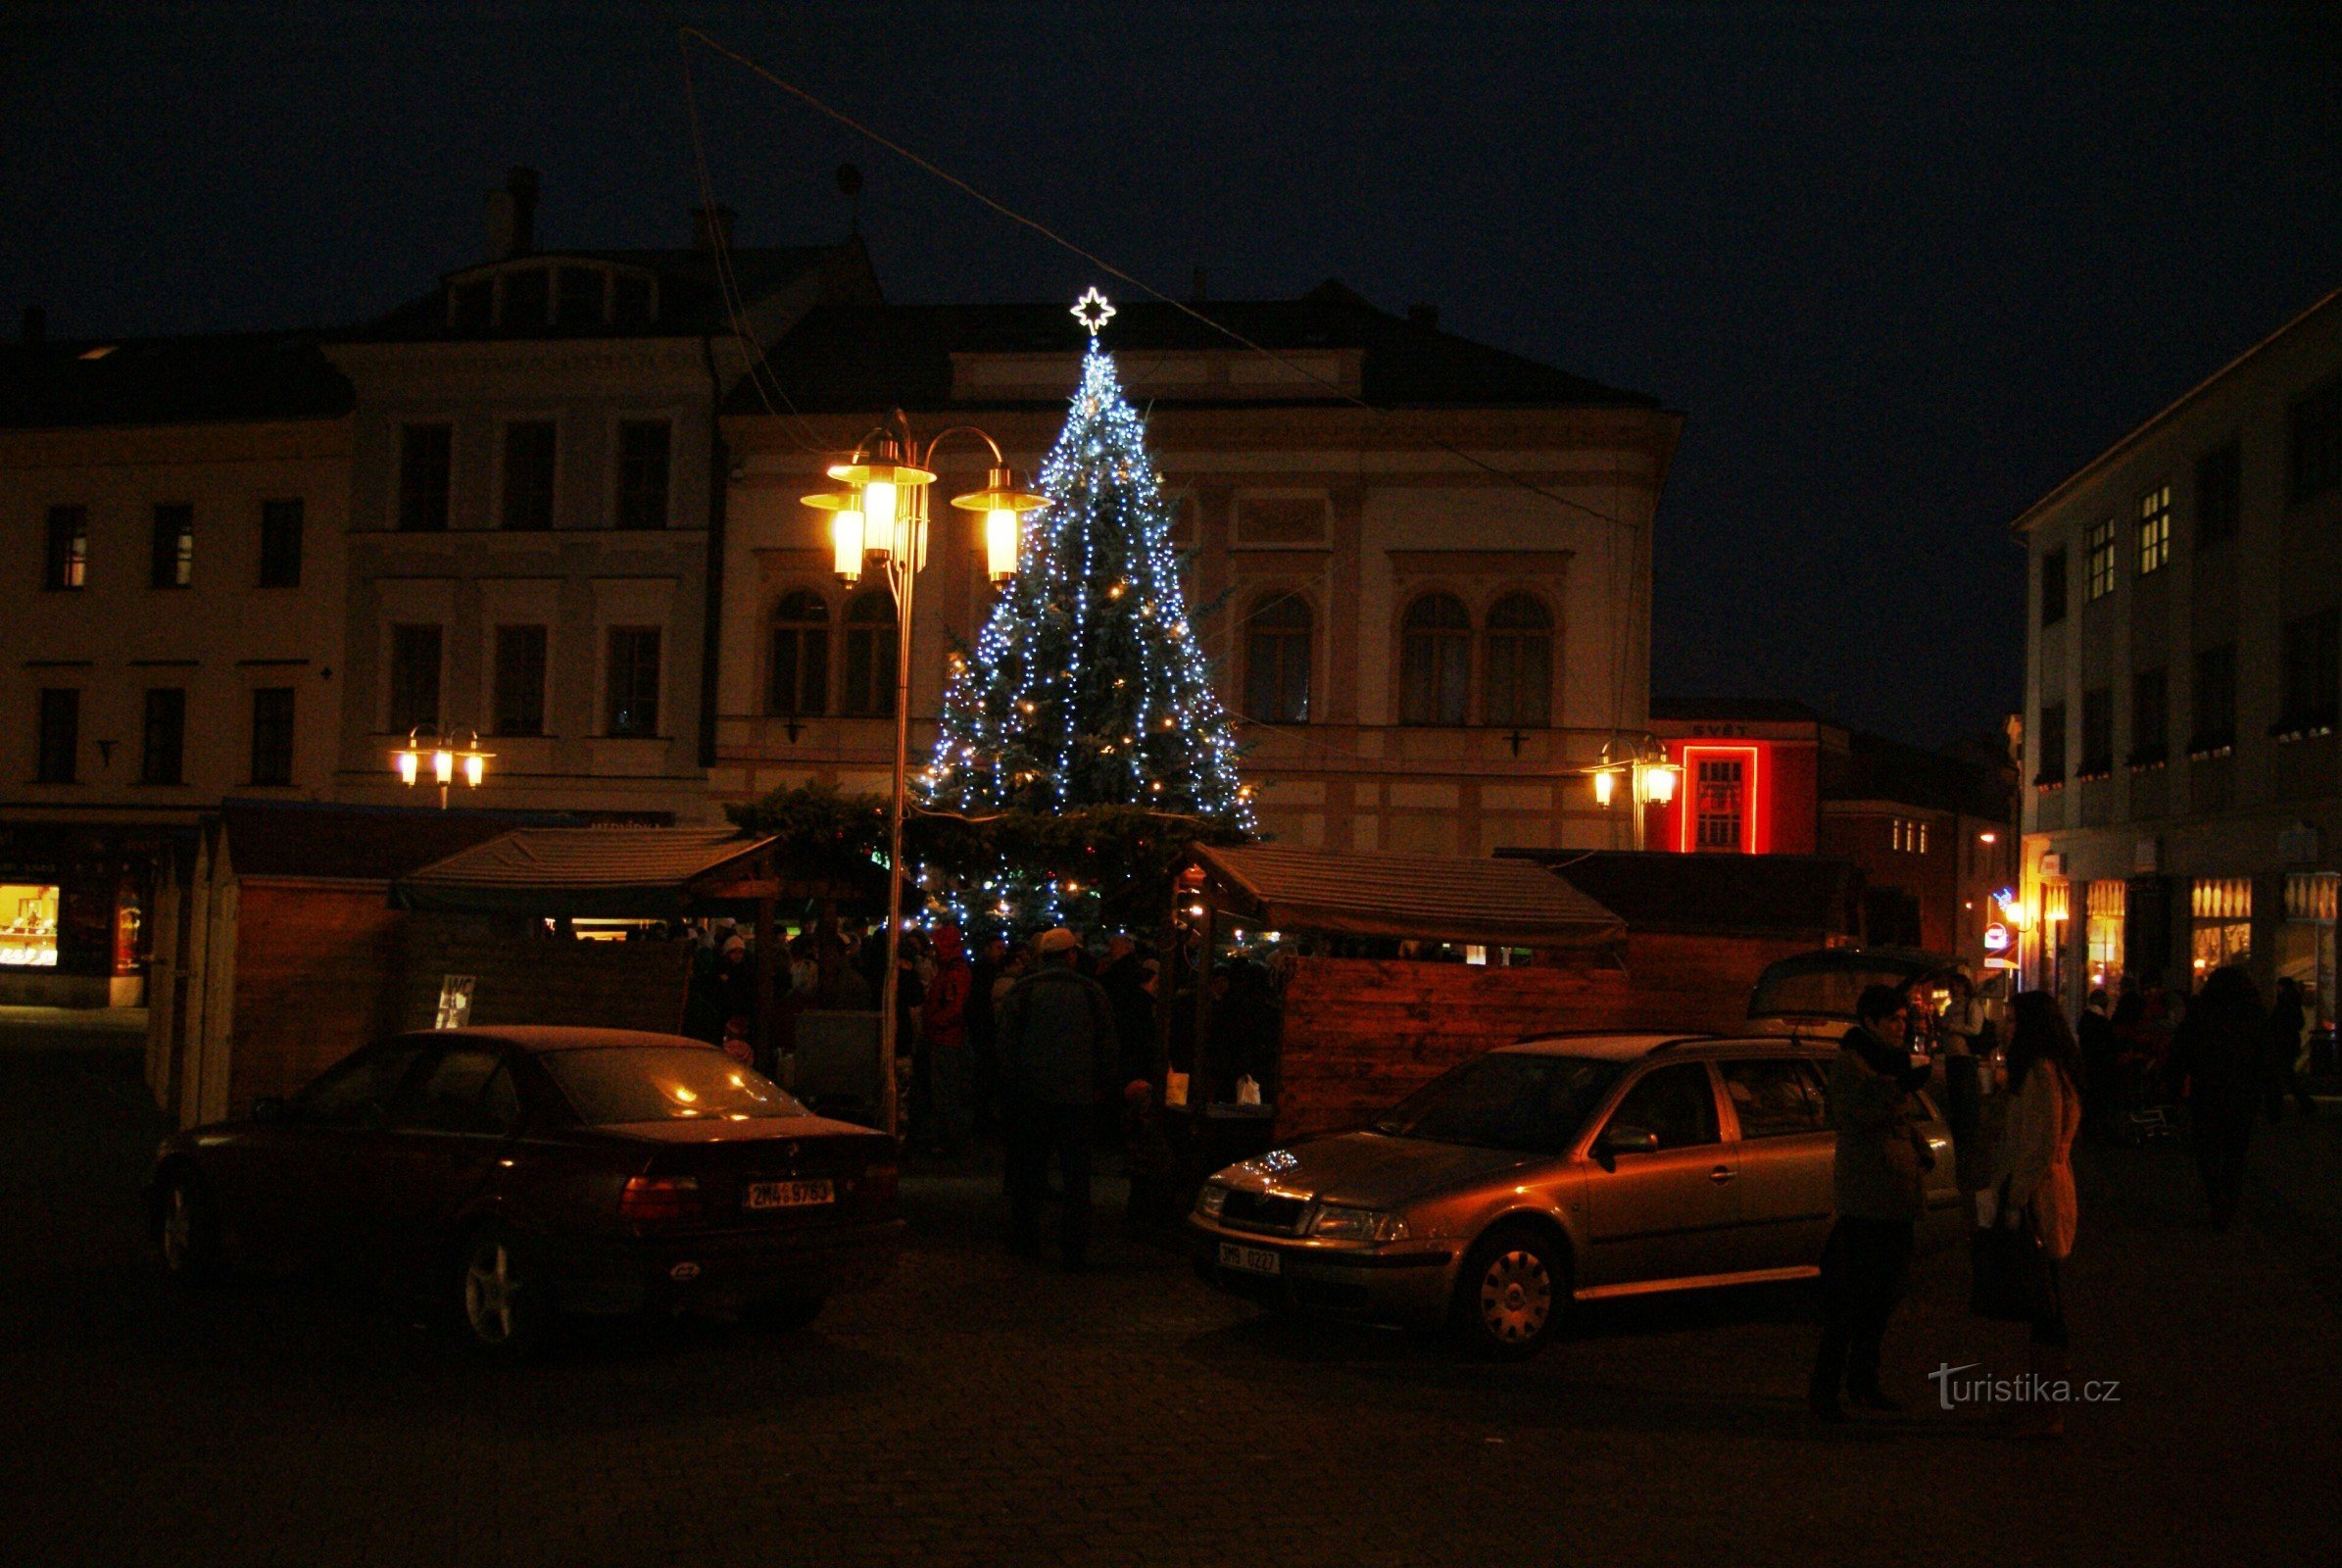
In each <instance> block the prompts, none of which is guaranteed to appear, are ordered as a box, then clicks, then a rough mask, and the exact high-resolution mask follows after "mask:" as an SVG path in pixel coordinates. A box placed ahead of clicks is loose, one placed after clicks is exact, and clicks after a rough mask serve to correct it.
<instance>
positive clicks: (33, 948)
mask: <svg viewBox="0 0 2342 1568" xmlns="http://www.w3.org/2000/svg"><path fill="white" fill-rule="evenodd" d="M58 891H59V890H58V887H57V884H56V883H54V882H12V881H7V880H0V966H5V967H6V968H8V969H54V968H56V967H57V894H58Z"/></svg>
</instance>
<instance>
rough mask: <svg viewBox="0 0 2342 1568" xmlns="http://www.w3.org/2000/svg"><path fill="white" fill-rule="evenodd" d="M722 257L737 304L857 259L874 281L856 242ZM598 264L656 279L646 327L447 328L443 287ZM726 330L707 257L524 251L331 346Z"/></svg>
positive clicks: (728, 252)
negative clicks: (507, 272) (653, 315)
mask: <svg viewBox="0 0 2342 1568" xmlns="http://www.w3.org/2000/svg"><path fill="white" fill-rule="evenodd" d="M724 259H725V261H726V263H727V264H728V265H729V271H730V274H731V279H732V282H733V285H734V290H733V291H734V294H735V296H736V297H737V298H738V300H739V301H740V303H741V304H742V305H743V306H744V307H753V306H755V305H756V304H757V303H758V302H760V301H763V300H766V299H769V298H771V297H772V296H773V295H775V294H778V293H781V292H782V291H783V290H785V289H787V288H789V287H790V286H791V285H792V284H795V283H797V282H799V281H800V280H801V279H803V278H804V277H805V275H806V274H807V273H809V272H812V271H814V270H817V269H819V268H821V267H822V266H824V265H825V264H828V263H832V262H845V263H849V264H852V263H854V262H856V261H858V262H859V263H860V270H861V272H862V273H863V275H864V278H865V279H866V280H867V281H868V291H869V293H870V295H871V297H872V298H874V299H875V298H876V296H877V283H876V281H875V279H869V278H868V277H867V274H868V268H869V262H868V258H867V256H866V254H865V253H864V252H863V250H862V245H861V242H860V241H859V240H850V241H848V242H847V243H846V244H844V245H769V246H747V247H742V246H727V247H726V248H725V250H724ZM565 261H566V262H583V263H604V264H611V265H615V266H619V267H634V268H640V269H642V270H645V271H648V272H653V273H656V274H657V275H658V278H659V316H658V319H656V320H653V321H648V322H631V321H630V322H608V321H592V322H583V323H564V324H561V325H552V324H549V323H543V322H539V323H532V324H530V325H528V326H526V327H524V328H513V327H505V326H501V325H500V326H497V327H493V328H474V327H454V326H450V325H449V324H448V314H447V313H448V295H447V290H448V286H449V285H450V284H451V283H457V282H461V281H463V280H464V278H466V277H468V276H469V275H471V274H473V273H475V272H476V273H487V272H491V271H496V270H504V269H508V268H513V267H521V266H525V265H527V264H528V263H531V262H535V263H539V264H549V265H552V266H556V267H558V266H560V265H561V263H562V262H565ZM732 330H733V323H732V315H731V312H730V310H729V309H728V308H727V306H726V304H725V300H724V294H723V290H722V287H721V285H720V281H719V279H718V276H717V271H716V266H715V258H714V255H713V254H712V253H711V252H708V251H705V250H699V249H696V248H693V249H682V250H615V251H609V250H603V251H583V250H564V251H531V252H528V253H526V254H524V255H519V256H509V257H505V258H503V259H501V260H498V261H494V262H482V263H480V264H479V265H478V266H476V267H467V268H464V269H462V270H458V271H454V272H450V273H449V274H447V276H446V277H445V278H442V279H441V280H440V284H439V286H438V287H436V288H434V289H432V290H431V292H429V293H428V294H424V295H421V296H419V297H417V298H415V299H412V300H409V301H407V302H406V303H405V304H403V305H400V306H397V307H396V308H394V309H392V310H391V311H389V312H387V313H385V314H384V315H382V316H381V317H378V318H377V319H374V320H373V321H371V322H369V323H368V324H366V326H364V327H361V328H359V329H358V330H356V331H354V332H346V333H336V334H335V341H337V342H399V343H412V342H424V341H452V342H467V341H476V340H483V339H484V340H510V339H514V338H527V339H537V338H640V337H698V336H701V335H703V334H707V333H714V334H717V335H722V336H728V335H730V334H731V332H732Z"/></svg>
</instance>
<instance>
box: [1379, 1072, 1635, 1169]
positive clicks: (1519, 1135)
mask: <svg viewBox="0 0 2342 1568" xmlns="http://www.w3.org/2000/svg"><path fill="white" fill-rule="evenodd" d="M1621 1071H1622V1067H1621V1064H1620V1063H1618V1062H1615V1061H1601V1060H1597V1059H1594V1058H1592V1057H1587V1056H1547V1055H1542V1054H1535V1053H1531V1052H1517V1051H1502V1052H1497V1053H1494V1054H1490V1055H1486V1056H1482V1057H1480V1058H1479V1059H1478V1060H1476V1061H1468V1062H1466V1063H1464V1064H1463V1065H1462V1066H1461V1067H1458V1068H1456V1069H1455V1070H1454V1071H1452V1072H1449V1073H1447V1074H1446V1075H1444V1076H1443V1077H1440V1078H1438V1079H1436V1080H1434V1081H1433V1082H1432V1083H1430V1084H1427V1085H1426V1086H1425V1087H1423V1088H1422V1089H1419V1090H1417V1091H1416V1092H1415V1093H1414V1094H1412V1095H1410V1096H1408V1097H1407V1098H1406V1099H1405V1100H1403V1101H1401V1102H1399V1103H1398V1104H1397V1106H1396V1107H1394V1108H1393V1109H1392V1110H1391V1112H1390V1114H1388V1115H1386V1116H1384V1117H1383V1118H1382V1119H1381V1120H1379V1121H1377V1122H1375V1123H1374V1124H1373V1130H1374V1131H1376V1132H1378V1133H1385V1134H1388V1135H1389V1136H1391V1137H1393V1138H1423V1139H1428V1140H1430V1141H1431V1142H1433V1143H1439V1144H1472V1145H1476V1146H1478V1147H1481V1148H1484V1149H1518V1150H1522V1151H1524V1152H1529V1153H1538V1154H1551V1153H1559V1152H1561V1151H1562V1150H1563V1149H1564V1148H1566V1147H1568V1145H1569V1142H1570V1140H1571V1139H1572V1138H1575V1137H1576V1136H1577V1135H1578V1129H1579V1128H1580V1127H1581V1126H1583V1125H1584V1124H1585V1122H1586V1116H1587V1114H1588V1113H1590V1112H1591V1111H1592V1110H1593V1108H1594V1106H1595V1105H1596V1104H1598V1103H1600V1102H1601V1099H1602V1096H1603V1094H1604V1092H1606V1091H1607V1090H1608V1089H1609V1088H1610V1086H1611V1085H1612V1084H1614V1083H1616V1082H1617V1081H1618V1075H1619V1073H1620V1072H1621Z"/></svg>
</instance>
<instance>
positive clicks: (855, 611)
mask: <svg viewBox="0 0 2342 1568" xmlns="http://www.w3.org/2000/svg"><path fill="white" fill-rule="evenodd" d="M838 711H840V712H844V713H853V714H856V715H859V716H863V717H872V716H881V715H891V714H892V713H893V712H894V711H895V596H894V595H893V594H891V593H888V592H887V591H886V590H885V589H884V588H873V589H871V590H870V591H869V592H868V593H864V594H856V595H855V596H854V599H853V600H852V601H850V602H849V603H848V604H847V606H846V690H845V691H844V692H843V693H842V694H841V698H840V701H839V704H838Z"/></svg>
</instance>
